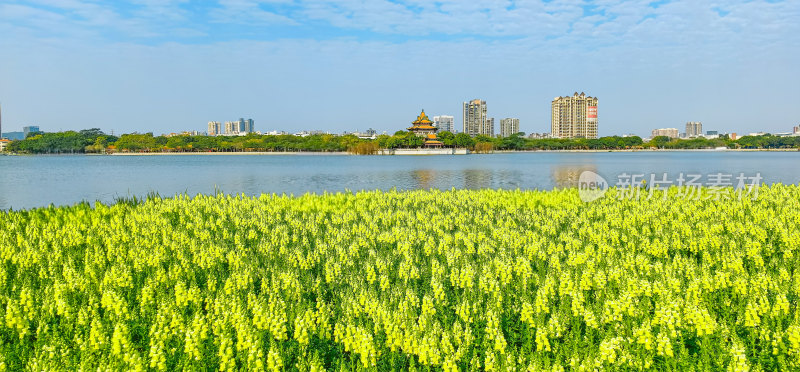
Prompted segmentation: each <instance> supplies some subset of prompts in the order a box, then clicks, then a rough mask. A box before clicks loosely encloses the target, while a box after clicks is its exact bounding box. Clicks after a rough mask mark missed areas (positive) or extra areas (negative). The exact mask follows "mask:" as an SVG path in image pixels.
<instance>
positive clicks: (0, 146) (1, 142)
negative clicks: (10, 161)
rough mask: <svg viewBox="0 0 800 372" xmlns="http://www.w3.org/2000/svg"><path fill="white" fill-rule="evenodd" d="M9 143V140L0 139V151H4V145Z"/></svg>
mask: <svg viewBox="0 0 800 372" xmlns="http://www.w3.org/2000/svg"><path fill="white" fill-rule="evenodd" d="M9 143H11V140H7V139H0V152H3V151H6V146H8V144H9Z"/></svg>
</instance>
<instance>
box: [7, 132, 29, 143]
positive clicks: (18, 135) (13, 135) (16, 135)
mask: <svg viewBox="0 0 800 372" xmlns="http://www.w3.org/2000/svg"><path fill="white" fill-rule="evenodd" d="M3 138H6V139H9V140H12V141H19V140H24V139H25V133H23V132H5V133H3Z"/></svg>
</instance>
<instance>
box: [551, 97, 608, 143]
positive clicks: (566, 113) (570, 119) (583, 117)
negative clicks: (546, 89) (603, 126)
mask: <svg viewBox="0 0 800 372" xmlns="http://www.w3.org/2000/svg"><path fill="white" fill-rule="evenodd" d="M550 123H551V124H550V128H551V134H552V136H553V138H597V97H591V96H587V95H586V94H585V93H581V94H578V92H575V94H574V95H573V96H572V97H570V96H564V97H556V98H554V99H553V102H552V116H551V122H550Z"/></svg>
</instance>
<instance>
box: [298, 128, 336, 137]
mask: <svg viewBox="0 0 800 372" xmlns="http://www.w3.org/2000/svg"><path fill="white" fill-rule="evenodd" d="M323 134H331V133H330V132H324V131H321V130H304V131H300V132H297V133H295V134H294V135H295V136H297V137H308V136H317V135H323Z"/></svg>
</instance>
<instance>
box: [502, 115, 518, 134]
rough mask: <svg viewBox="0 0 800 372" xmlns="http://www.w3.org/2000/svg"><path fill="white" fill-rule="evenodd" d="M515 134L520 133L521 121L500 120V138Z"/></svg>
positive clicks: (515, 119)
mask: <svg viewBox="0 0 800 372" xmlns="http://www.w3.org/2000/svg"><path fill="white" fill-rule="evenodd" d="M515 133H519V119H517V118H505V119H500V137H509V136H511V135H512V134H515Z"/></svg>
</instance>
